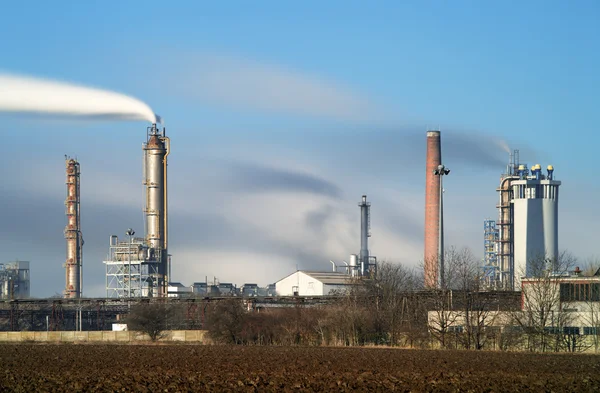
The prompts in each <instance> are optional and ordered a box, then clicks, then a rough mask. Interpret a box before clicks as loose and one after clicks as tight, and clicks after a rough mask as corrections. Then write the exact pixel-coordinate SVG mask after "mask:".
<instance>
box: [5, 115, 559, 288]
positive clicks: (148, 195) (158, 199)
mask: <svg viewBox="0 0 600 393" xmlns="http://www.w3.org/2000/svg"><path fill="white" fill-rule="evenodd" d="M425 139H426V165H425V169H426V171H425V225H424V228H425V234H424V257H423V266H424V271H423V280H424V282H423V287H424V288H426V289H436V288H437V289H439V288H445V283H444V277H445V269H444V267H445V263H444V254H445V252H444V220H443V217H444V213H443V179H444V177H446V176H448V175H449V174H450V169H449V168H447V167H446V166H445V165H444V164H443V161H442V142H441V132H440V131H437V130H429V131H427V132H426V138H425ZM142 152H143V172H142V183H143V186H144V189H145V206H144V210H143V212H144V231H143V234H141V235H143V236H140V235H138V236H136V233H135V231H134V230H133V229H128V230H127V231H126V232H125V236H126V237H123V238H120V237H118V236H116V235H110V236H109V243H108V253H107V258H106V259H105V260H104V261H103V263H104V265H105V275H106V276H105V283H106V298H108V299H124V298H161V297H190V296H277V295H279V296H304V295H310V296H324V295H328V294H330V292H339V291H340V290H341V289H343V288H345V287H347V286H351V285H353V284H355V283H356V282H358V281H360V280H361V279H374V278H376V277H377V257H375V256H374V255H372V253H371V251H370V249H369V238H370V237H371V214H370V209H371V204H370V202H368V201H367V195H363V196H362V199H361V200H360V202H359V203H358V207H359V209H360V249H359V250H358V251H357V252H352V250H349V251H350V252H349V253H348V255H349V258H348V262H346V261H343V265H338V264H336V263H335V262H333V261H330V262H331V263H332V265H333V266H332V270H331V271H322V272H314V271H313V272H308V271H300V270H299V271H296V272H290V275H289V276H287V277H282V278H281V280H280V281H278V282H276V283H272V284H270V285H268V286H266V287H258V285H257V284H253V283H244V284H243V285H241V286H240V287H239V288H238V287H237V286H236V285H234V284H232V283H221V282H219V281H218V280H217V279H216V278H214V279H213V280H211V281H209V280H208V276H206V279H205V280H204V281H200V280H198V281H197V282H194V283H190V284H189V285H184V284H182V283H179V282H175V281H173V280H172V279H171V265H172V255H171V254H170V253H169V247H168V240H169V237H168V228H169V215H168V184H167V159H168V156H169V153H170V139H169V137H167V136H166V130H165V128H164V127H163V128H162V129H160V128H159V127H157V125H156V124H152V125H151V126H150V127H148V128H147V130H146V141H145V142H144V144H143V148H142ZM65 165H66V189H67V190H66V191H67V192H66V200H65V207H66V221H67V224H66V227H65V230H64V236H65V239H66V260H65V264H64V268H65V287H64V291H63V294H64V298H66V299H78V298H81V297H82V293H83V270H82V267H83V246H84V241H83V228H82V227H81V218H80V217H81V197H80V195H81V193H80V189H81V185H80V181H81V170H80V163H79V162H78V161H77V160H76V159H74V158H71V157H67V156H65ZM560 185H561V182H560V181H558V180H557V179H555V176H554V168H553V167H552V165H548V166H547V167H546V169H545V170H543V169H542V167H541V165H539V164H535V165H533V166H531V168H529V167H528V166H527V165H526V164H525V163H521V162H520V161H519V151H518V150H515V151H514V152H512V153H511V154H510V157H509V163H508V165H507V167H506V170H505V172H504V173H503V174H502V175H501V176H500V180H499V185H498V188H497V190H496V191H497V192H498V203H497V205H496V208H497V210H498V219H497V220H492V219H487V220H485V221H484V231H483V232H484V233H483V243H484V258H483V261H482V264H481V283H482V288H485V289H486V290H502V291H520V290H521V280H522V279H523V278H528V277H531V276H532V274H533V271H532V269H531V267H530V266H529V262H530V261H532V260H534V259H536V258H542V259H547V260H549V261H551V260H554V259H556V258H557V257H558V197H559V187H560ZM88 263H90V262H88ZM175 263H176V262H175ZM33 270H34V272H35V269H33ZM34 274H35V273H34ZM0 289H1V291H0V295H1V296H2V298H3V299H23V298H27V297H29V292H30V290H29V263H28V262H15V263H12V264H5V265H0Z"/></svg>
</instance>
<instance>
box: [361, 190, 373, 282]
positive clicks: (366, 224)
mask: <svg viewBox="0 0 600 393" xmlns="http://www.w3.org/2000/svg"><path fill="white" fill-rule="evenodd" d="M358 206H360V260H359V263H360V269H361V272H360V274H361V275H362V276H368V275H369V237H370V236H371V220H370V216H371V204H370V203H369V202H367V196H366V195H363V196H362V201H361V202H360V203H359V204H358Z"/></svg>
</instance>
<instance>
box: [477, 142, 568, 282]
mask: <svg viewBox="0 0 600 393" xmlns="http://www.w3.org/2000/svg"><path fill="white" fill-rule="evenodd" d="M560 185H561V182H560V181H557V180H556V179H554V167H553V166H552V165H549V166H548V167H547V171H546V173H545V174H544V173H543V172H542V168H541V165H539V164H536V165H534V166H532V167H531V170H529V169H528V168H527V165H525V164H521V163H520V162H519V151H518V150H515V151H514V152H513V153H511V154H510V160H509V164H508V166H507V168H506V172H505V173H504V174H502V176H501V178H500V185H499V187H498V188H497V191H498V193H499V203H498V205H497V206H496V207H497V208H498V221H494V220H485V221H484V234H483V236H484V266H483V269H484V280H485V283H486V285H487V286H488V287H489V288H492V289H504V290H520V289H521V288H520V285H521V277H531V275H532V271H531V266H530V262H532V261H535V260H539V259H547V260H550V261H551V260H554V259H555V258H557V257H558V189H559V186H560Z"/></svg>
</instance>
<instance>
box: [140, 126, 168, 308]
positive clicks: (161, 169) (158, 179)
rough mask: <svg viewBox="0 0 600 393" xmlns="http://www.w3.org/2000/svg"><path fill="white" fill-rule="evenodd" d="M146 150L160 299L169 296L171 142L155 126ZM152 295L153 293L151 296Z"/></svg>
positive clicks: (152, 256)
mask: <svg viewBox="0 0 600 393" xmlns="http://www.w3.org/2000/svg"><path fill="white" fill-rule="evenodd" d="M143 150H144V185H145V186H146V208H145V210H144V215H145V226H146V228H145V229H146V244H147V246H148V259H149V262H155V266H156V268H155V269H154V271H153V272H152V273H151V274H150V276H151V279H152V287H153V288H154V289H156V295H157V296H159V297H163V296H166V295H167V286H168V280H169V278H168V276H167V274H168V271H169V269H168V261H169V256H168V252H167V244H168V243H167V240H168V234H167V230H168V228H167V222H168V212H167V156H168V155H169V150H170V140H169V138H168V137H166V135H165V129H164V128H163V129H162V131H161V130H159V129H158V128H157V127H156V124H153V125H152V126H151V127H149V128H148V133H147V141H146V143H145V144H144V146H143ZM149 295H152V293H149Z"/></svg>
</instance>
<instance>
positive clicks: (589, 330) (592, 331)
mask: <svg viewBox="0 0 600 393" xmlns="http://www.w3.org/2000/svg"><path fill="white" fill-rule="evenodd" d="M599 332H600V329H598V328H597V327H595V326H584V327H583V334H585V335H586V336H596V335H597V334H598V333H599Z"/></svg>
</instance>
